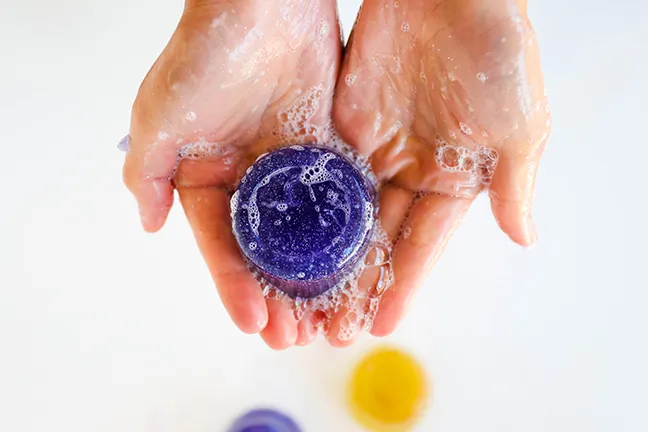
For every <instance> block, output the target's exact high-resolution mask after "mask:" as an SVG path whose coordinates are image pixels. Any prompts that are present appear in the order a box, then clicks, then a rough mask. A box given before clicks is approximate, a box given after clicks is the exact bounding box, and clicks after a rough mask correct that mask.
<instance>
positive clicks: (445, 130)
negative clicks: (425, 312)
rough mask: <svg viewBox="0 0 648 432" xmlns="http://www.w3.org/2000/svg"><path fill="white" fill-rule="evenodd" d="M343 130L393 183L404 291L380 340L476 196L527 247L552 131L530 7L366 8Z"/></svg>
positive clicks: (391, 226) (389, 302) (372, 3)
mask: <svg viewBox="0 0 648 432" xmlns="http://www.w3.org/2000/svg"><path fill="white" fill-rule="evenodd" d="M333 109H334V112H333V117H334V122H335V125H336V127H337V129H338V132H339V133H340V135H341V136H342V138H344V139H345V140H346V141H347V142H349V143H350V144H351V145H353V146H355V147H356V148H357V149H358V150H359V151H360V152H361V153H363V154H365V155H367V156H369V157H370V160H371V164H372V166H373V169H374V172H375V173H376V175H377V176H378V178H379V179H380V181H381V182H382V183H383V184H384V187H383V190H382V193H381V197H380V218H381V221H382V225H383V227H384V228H385V230H386V231H387V233H388V235H389V236H390V238H391V239H392V240H394V241H395V246H394V250H393V266H394V274H395V284H394V286H393V287H392V288H391V289H390V290H388V291H387V293H386V294H385V296H384V297H383V299H382V301H381V303H380V308H379V312H378V315H377V317H376V320H375V322H374V326H373V329H372V333H373V334H375V335H386V334H389V333H391V332H392V331H393V330H394V328H395V327H396V325H397V323H398V322H399V320H400V319H401V318H402V317H403V314H404V311H405V309H406V306H407V304H408V302H409V300H410V299H411V297H412V295H413V293H414V292H415V290H416V287H417V286H419V284H420V283H421V281H422V280H423V279H424V277H425V276H426V274H427V273H428V272H429V270H430V268H431V267H432V266H433V264H434V263H435V261H436V260H437V258H438V257H439V255H440V254H441V252H442V251H443V249H444V247H445V245H446V242H447V241H448V239H449V238H450V236H451V234H452V232H453V231H454V230H455V228H456V227H457V226H458V225H459V223H460V221H461V219H462V216H463V215H464V213H465V212H466V211H467V210H468V208H469V207H470V204H471V202H472V201H473V200H474V198H475V197H476V196H477V194H478V193H479V192H480V191H481V190H483V189H487V188H489V191H490V192H489V193H490V199H491V203H492V210H493V214H494V215H495V218H496V220H497V222H498V223H499V225H500V227H501V229H502V230H503V231H504V232H505V233H506V234H508V235H509V236H510V238H511V239H512V240H513V241H515V242H516V243H518V244H520V245H523V246H527V245H530V244H532V243H533V242H535V241H536V231H535V228H534V226H533V222H532V220H531V204H532V197H533V187H534V182H535V176H536V170H537V168H538V163H539V160H540V157H541V154H542V151H543V149H544V146H545V143H546V140H547V137H548V135H549V129H550V127H549V126H550V117H549V109H548V105H547V100H546V96H545V93H544V84H543V79H542V73H541V70H540V60H539V53H538V46H537V43H536V38H535V35H534V32H533V30H532V28H531V24H530V23H529V21H528V18H527V15H526V1H522V0H519V1H513V0H494V1H492V2H491V1H489V2H484V1H479V0H436V1H426V0H400V1H398V2H397V1H391V0H390V1H387V2H385V1H378V0H365V2H364V5H363V8H362V11H361V14H360V16H359V18H358V21H357V24H356V26H355V28H354V30H353V33H352V36H351V42H350V45H349V46H348V47H347V50H346V53H345V57H344V62H343V66H342V71H341V75H340V80H339V83H338V86H337V89H336V100H335V104H334V108H333Z"/></svg>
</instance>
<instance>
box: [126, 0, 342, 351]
mask: <svg viewBox="0 0 648 432" xmlns="http://www.w3.org/2000/svg"><path fill="white" fill-rule="evenodd" d="M340 52H341V40H340V29H339V25H338V19H337V13H336V5H335V0H286V1H267V0H241V1H236V2H232V1H225V0H193V1H188V2H187V5H186V8H185V11H184V14H183V16H182V19H181V21H180V24H179V25H178V27H177V30H176V32H175V34H174V35H173V37H172V38H171V40H170V42H169V44H168V46H167V47H166V49H165V50H164V52H163V53H162V55H161V56H160V57H159V59H158V60H157V62H156V63H155V64H154V65H153V67H152V69H151V71H150V72H149V74H148V75H147V77H146V79H145V80H144V82H143V83H142V85H141V88H140V91H139V94H138V96H137V99H136V101H135V103H134V107H133V113H132V120H131V130H130V136H131V145H130V149H129V151H128V153H127V156H126V162H125V165H124V181H125V183H126V185H127V186H128V188H129V189H130V190H131V192H132V193H133V194H134V195H135V198H136V199H137V202H138V205H139V209H140V215H141V221H142V224H143V226H144V229H146V230H147V231H149V232H154V231H157V230H159V229H160V228H161V227H162V226H163V225H164V222H165V220H166V218H167V215H168V213H169V210H170V208H171V205H172V203H173V195H174V187H175V188H177V189H178V192H179V195H180V200H181V202H182V205H183V207H184V210H185V213H186V215H187V218H188V220H189V223H190V224H191V226H192V229H193V231H194V234H195V237H196V240H197V243H198V246H199V248H200V251H201V253H202V255H203V256H204V258H205V260H206V262H207V265H208V267H209V270H210V272H211V274H212V277H213V279H214V282H215V283H216V286H217V288H218V292H219V294H220V296H221V299H222V301H223V304H224V305H225V308H226V309H227V310H228V312H229V314H230V316H231V318H232V320H233V321H234V323H235V324H236V325H237V326H238V327H239V328H240V329H241V330H242V331H244V332H246V333H257V332H261V336H262V337H263V338H264V340H265V341H266V343H267V344H268V345H270V346H271V347H273V348H285V347H288V346H291V345H293V344H295V343H297V344H306V343H309V342H310V341H312V340H313V339H314V338H315V336H316V334H317V333H316V329H315V328H314V326H313V325H312V323H311V322H310V321H309V320H308V319H307V318H308V317H306V318H305V319H303V320H301V321H300V322H299V323H298V322H297V321H296V320H295V318H294V317H293V313H292V311H291V310H290V308H289V306H288V304H287V303H286V302H283V301H279V300H267V301H266V300H265V298H264V297H263V295H262V290H261V288H260V287H259V284H258V282H257V281H256V280H255V279H254V277H253V276H252V275H251V274H250V273H249V271H248V269H247V267H246V265H245V263H244V261H243V259H242V257H241V254H240V252H239V249H238V246H237V244H236V241H235V239H234V236H233V234H232V228H231V222H230V215H229V197H230V193H231V191H232V189H233V188H234V187H235V186H236V182H237V181H238V179H239V178H240V176H241V174H242V171H244V170H245V168H247V167H248V166H250V165H251V163H252V162H253V161H254V160H255V159H256V158H257V157H258V156H259V155H261V154H262V153H265V152H266V151H268V149H270V148H272V147H273V146H275V145H277V144H279V143H281V144H285V143H287V142H308V141H313V140H314V139H316V138H317V136H318V135H321V134H322V133H323V131H324V128H325V126H326V125H327V124H328V122H329V117H330V109H331V99H332V93H333V88H334V86H335V82H336V79H337V74H338V66H339V59H340ZM191 143H198V144H194V145H191V146H189V147H185V145H187V144H191ZM181 149H183V150H182V153H183V154H182V155H180V156H182V158H183V159H182V161H181V162H180V163H179V165H178V160H179V152H181Z"/></svg>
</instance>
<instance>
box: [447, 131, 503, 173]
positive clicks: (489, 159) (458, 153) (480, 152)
mask: <svg viewBox="0 0 648 432" xmlns="http://www.w3.org/2000/svg"><path fill="white" fill-rule="evenodd" d="M462 125H463V123H462ZM435 143H436V145H437V149H436V153H435V159H436V162H437V165H438V166H439V168H440V169H441V171H446V172H464V173H469V174H470V176H471V178H472V179H475V180H477V181H478V182H479V183H481V184H482V185H489V184H490V183H491V181H492V178H493V175H494V174H495V169H496V168H497V164H498V162H499V154H498V153H497V151H496V150H495V149H490V148H487V147H484V146H482V145H477V146H476V147H475V149H474V150H471V149H470V148H468V147H465V146H459V145H450V144H448V143H447V142H446V141H445V140H444V139H443V138H441V137H440V136H437V138H436V140H435Z"/></svg>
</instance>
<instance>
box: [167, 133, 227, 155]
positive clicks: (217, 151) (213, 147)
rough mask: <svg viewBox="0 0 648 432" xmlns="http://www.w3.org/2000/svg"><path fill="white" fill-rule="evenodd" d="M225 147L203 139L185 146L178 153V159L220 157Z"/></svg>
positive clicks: (224, 151)
mask: <svg viewBox="0 0 648 432" xmlns="http://www.w3.org/2000/svg"><path fill="white" fill-rule="evenodd" d="M226 150H227V147H226V146H223V145H222V144H220V143H216V142H208V141H207V140H205V138H200V139H199V140H197V141H195V142H192V143H189V144H186V145H184V146H182V147H181V148H180V150H179V151H178V158H179V159H202V158H205V157H213V156H222V155H224V154H225V153H226Z"/></svg>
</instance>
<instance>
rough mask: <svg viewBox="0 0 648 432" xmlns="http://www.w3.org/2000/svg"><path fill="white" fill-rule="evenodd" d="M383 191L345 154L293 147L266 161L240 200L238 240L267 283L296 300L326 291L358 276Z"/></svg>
mask: <svg viewBox="0 0 648 432" xmlns="http://www.w3.org/2000/svg"><path fill="white" fill-rule="evenodd" d="M374 199H375V192H374V188H373V185H372V184H371V183H370V182H369V181H368V180H367V178H366V177H365V175H364V174H362V172H361V171H360V170H359V169H358V168H357V167H356V166H355V165H354V164H353V163H352V162H351V161H349V160H348V159H347V158H346V157H345V156H343V155H341V154H339V153H337V152H334V151H332V150H331V149H328V148H323V147H314V146H306V145H304V146H292V147H287V148H283V149H280V150H276V151H274V152H271V153H268V154H266V155H264V156H262V157H261V158H259V159H258V160H257V161H256V162H255V163H254V165H253V166H252V167H251V168H250V169H249V170H248V172H247V174H246V175H245V177H244V178H243V179H242V181H241V184H240V185H239V188H238V190H237V192H236V193H235V194H234V196H233V197H232V201H231V210H232V223H233V230H234V234H235V235H236V238H237V241H238V243H239V246H240V247H241V250H242V251H243V254H244V255H245V256H246V258H247V259H248V261H249V262H250V263H251V265H252V267H253V268H254V269H255V270H256V271H257V272H258V273H259V274H260V275H261V276H263V278H264V279H266V280H267V281H268V282H270V283H271V284H272V285H274V286H275V287H276V288H278V289H279V290H281V291H283V292H285V293H286V294H288V295H289V296H291V297H302V298H311V297H315V296H317V295H320V294H322V293H324V292H326V291H327V290H328V289H330V288H332V287H333V286H335V285H336V284H337V283H338V282H340V281H341V280H343V279H344V278H345V277H347V276H348V275H349V273H350V272H352V271H353V270H354V269H355V268H356V266H357V263H358V260H359V259H360V258H362V257H363V255H364V253H365V252H366V249H367V247H368V243H369V238H370V236H371V233H372V230H373V227H374V212H375V205H374Z"/></svg>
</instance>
